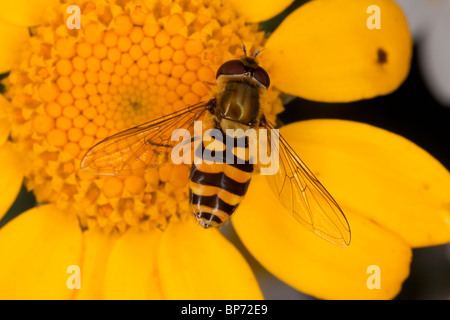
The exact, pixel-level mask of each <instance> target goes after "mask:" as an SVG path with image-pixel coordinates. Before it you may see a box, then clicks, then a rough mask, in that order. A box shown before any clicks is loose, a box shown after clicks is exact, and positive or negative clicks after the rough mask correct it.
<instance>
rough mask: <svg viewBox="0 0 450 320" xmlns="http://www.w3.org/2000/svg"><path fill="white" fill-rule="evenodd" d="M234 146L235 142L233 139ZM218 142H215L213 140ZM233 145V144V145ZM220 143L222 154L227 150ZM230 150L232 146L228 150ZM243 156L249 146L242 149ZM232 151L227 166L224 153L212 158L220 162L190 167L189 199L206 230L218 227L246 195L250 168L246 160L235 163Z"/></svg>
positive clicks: (201, 146) (198, 150)
mask: <svg viewBox="0 0 450 320" xmlns="http://www.w3.org/2000/svg"><path fill="white" fill-rule="evenodd" d="M234 140H235V142H236V140H237V139H234ZM216 141H217V140H216ZM235 145H236V144H235ZM225 147H229V146H225V144H224V143H223V150H226V149H225ZM231 148H233V146H231ZM205 149H208V146H206V147H205V145H204V144H203V143H202V144H200V146H199V147H198V149H197V150H196V151H195V152H196V153H197V155H199V152H200V151H201V152H202V154H203V152H204V151H205ZM245 149H246V150H245V151H246V152H245V153H246V154H248V144H246V145H245ZM235 152H236V149H234V150H233V158H234V159H233V163H230V164H227V163H226V152H225V151H224V152H223V154H222V152H221V153H220V155H217V154H216V153H214V151H213V154H212V155H213V156H216V155H217V157H216V158H215V159H217V158H220V159H222V160H221V161H215V162H209V163H208V162H205V161H202V162H201V163H200V164H195V163H194V164H192V167H191V174H190V182H189V199H190V204H191V207H192V210H193V212H194V214H195V216H196V217H197V220H198V221H199V222H200V224H201V225H202V226H203V227H205V228H208V227H211V226H214V227H217V226H219V225H221V224H222V223H224V222H225V221H226V220H228V219H229V218H230V216H231V215H232V213H233V212H234V211H235V210H236V208H237V207H238V206H239V203H240V202H241V200H242V198H243V197H244V195H245V193H246V192H247V188H248V185H249V184H250V180H251V178H252V174H253V164H251V163H250V161H249V160H248V157H246V160H242V161H238V158H237V156H236V154H235ZM241 162H244V163H241Z"/></svg>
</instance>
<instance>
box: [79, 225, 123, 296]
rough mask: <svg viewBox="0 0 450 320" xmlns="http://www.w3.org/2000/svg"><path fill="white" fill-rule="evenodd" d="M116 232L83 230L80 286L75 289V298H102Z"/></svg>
mask: <svg viewBox="0 0 450 320" xmlns="http://www.w3.org/2000/svg"><path fill="white" fill-rule="evenodd" d="M117 238H118V236H117V234H116V233H113V234H105V233H103V232H101V231H99V230H87V231H85V232H83V262H82V264H81V266H80V269H81V288H80V289H79V290H76V296H75V298H76V299H81V300H86V299H95V300H98V299H102V298H103V285H104V279H105V274H106V266H107V262H108V258H109V255H110V253H111V249H112V248H113V247H114V244H115V243H116V241H117Z"/></svg>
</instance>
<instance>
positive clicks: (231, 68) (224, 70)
mask: <svg viewBox="0 0 450 320" xmlns="http://www.w3.org/2000/svg"><path fill="white" fill-rule="evenodd" d="M245 72H246V70H245V67H244V65H243V64H242V62H241V61H240V60H230V61H227V62H225V63H224V64H223V65H221V66H220V68H219V70H217V74H216V79H217V78H218V77H219V76H221V75H223V74H225V75H239V74H244V73H245Z"/></svg>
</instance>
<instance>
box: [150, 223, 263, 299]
mask: <svg viewBox="0 0 450 320" xmlns="http://www.w3.org/2000/svg"><path fill="white" fill-rule="evenodd" d="M158 269H159V275H160V279H161V288H162V291H163V294H164V297H165V298H167V299H189V300H191V299H217V300H219V299H228V300H232V299H233V300H234V299H262V298H263V296H262V293H261V291H260V289H259V286H258V283H257V281H256V278H255V276H254V275H253V273H252V271H251V269H250V267H249V265H248V264H247V262H246V261H245V259H244V258H243V256H242V255H241V254H240V253H239V251H238V250H237V249H236V248H235V247H234V246H233V245H232V244H231V243H230V242H229V241H228V240H227V239H226V238H225V237H223V236H222V235H221V234H220V232H219V231H218V230H216V229H213V228H211V229H208V230H205V229H203V228H202V227H201V226H200V225H199V224H198V223H195V222H193V221H191V220H190V221H187V222H183V223H182V222H172V223H171V224H170V226H169V228H168V229H167V230H166V231H165V232H164V235H163V238H162V241H161V247H160V251H159V264H158Z"/></svg>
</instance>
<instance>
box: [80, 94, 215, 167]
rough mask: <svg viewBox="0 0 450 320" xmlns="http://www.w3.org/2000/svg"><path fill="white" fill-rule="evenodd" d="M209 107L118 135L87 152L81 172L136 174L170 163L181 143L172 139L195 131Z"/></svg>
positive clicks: (198, 107) (194, 108) (192, 108)
mask: <svg viewBox="0 0 450 320" xmlns="http://www.w3.org/2000/svg"><path fill="white" fill-rule="evenodd" d="M209 106H210V104H209V102H201V103H199V104H196V105H193V106H190V107H188V108H186V109H183V110H180V111H177V112H174V113H172V114H169V115H167V116H164V117H161V118H158V119H155V120H152V121H149V122H146V123H144V124H141V125H139V126H136V127H133V128H130V129H127V130H125V131H122V132H119V133H116V134H115V135H112V136H110V137H108V138H106V139H104V140H103V141H101V142H99V143H98V144H96V145H95V146H93V147H92V148H91V149H89V150H88V151H87V153H86V154H85V156H84V157H83V159H82V160H81V169H82V170H85V171H87V172H89V173H91V174H95V175H133V174H142V173H144V172H145V171H146V170H147V169H148V168H150V167H158V166H160V165H162V164H164V163H167V161H168V160H169V156H170V154H171V151H172V148H173V147H174V146H175V145H176V144H178V143H179V141H172V140H171V136H172V133H173V132H174V130H175V129H186V130H188V132H191V130H192V128H193V124H194V122H195V121H197V120H199V119H200V118H201V117H202V116H203V115H204V113H205V111H206V110H208V107H209ZM189 138H190V136H189Z"/></svg>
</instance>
